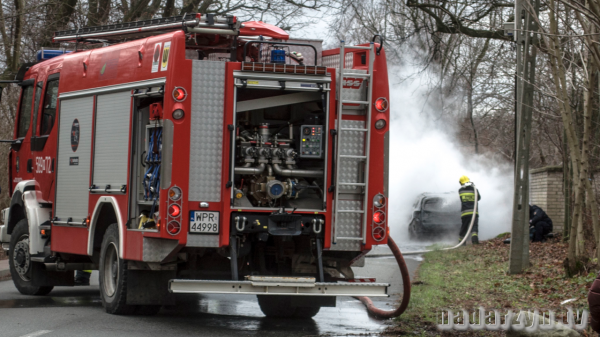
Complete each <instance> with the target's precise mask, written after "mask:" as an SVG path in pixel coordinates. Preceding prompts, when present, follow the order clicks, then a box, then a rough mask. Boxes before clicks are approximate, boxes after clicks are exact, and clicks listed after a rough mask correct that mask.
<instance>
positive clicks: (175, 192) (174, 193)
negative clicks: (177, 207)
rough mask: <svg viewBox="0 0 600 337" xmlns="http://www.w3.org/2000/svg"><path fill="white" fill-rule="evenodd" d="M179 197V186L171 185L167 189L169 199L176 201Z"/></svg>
mask: <svg viewBox="0 0 600 337" xmlns="http://www.w3.org/2000/svg"><path fill="white" fill-rule="evenodd" d="M180 198H181V189H180V188H179V187H171V189H170V190H169V199H171V200H173V201H177V200H179V199H180Z"/></svg>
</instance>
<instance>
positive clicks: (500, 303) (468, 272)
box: [385, 237, 597, 336]
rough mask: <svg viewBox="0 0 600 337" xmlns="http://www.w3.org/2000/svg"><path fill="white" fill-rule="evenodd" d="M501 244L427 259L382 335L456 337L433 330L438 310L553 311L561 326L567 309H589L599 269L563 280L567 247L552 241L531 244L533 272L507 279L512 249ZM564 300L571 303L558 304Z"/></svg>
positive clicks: (497, 240)
mask: <svg viewBox="0 0 600 337" xmlns="http://www.w3.org/2000/svg"><path fill="white" fill-rule="evenodd" d="M503 239H504V237H500V238H495V239H492V240H489V241H483V242H482V243H481V244H480V245H473V246H467V247H461V248H459V249H455V250H451V251H434V252H431V253H427V254H425V256H424V258H425V260H424V262H423V264H422V265H421V266H420V268H419V271H418V274H417V276H416V277H415V280H413V286H412V295H411V300H410V305H409V307H408V309H407V311H406V312H405V313H404V314H403V315H402V316H401V317H399V318H397V319H396V321H395V323H396V324H395V325H394V327H393V328H390V329H388V330H387V331H386V333H385V335H422V336H438V335H439V336H452V335H458V332H443V333H442V332H441V331H439V330H437V328H436V325H437V323H438V322H437V317H438V316H439V312H440V310H442V309H456V310H459V309H467V310H475V309H477V308H479V306H483V307H484V308H486V309H498V310H500V312H501V313H506V312H507V310H508V309H512V310H513V311H518V310H534V309H539V310H540V311H542V310H554V311H555V312H556V315H557V320H559V321H560V320H562V315H563V313H564V312H566V307H567V306H571V307H573V308H575V309H577V308H579V309H587V308H588V305H587V291H588V289H589V287H590V286H591V283H592V282H593V280H594V279H595V278H596V269H597V268H590V270H589V271H588V272H587V273H585V274H584V275H579V276H577V277H574V278H571V279H567V278H565V276H564V269H563V260H564V258H565V257H566V250H567V244H566V243H563V242H562V241H561V240H560V238H555V239H551V240H549V241H548V242H546V243H531V245H530V262H531V264H532V266H531V268H529V269H527V270H526V272H525V273H523V274H520V275H508V274H507V273H506V271H507V270H508V254H509V248H510V245H508V244H504V243H503V242H502V241H503ZM567 299H575V300H574V301H571V302H569V303H568V304H565V305H561V304H560V303H561V302H562V301H564V300H567ZM588 329H589V327H588ZM589 331H590V332H591V329H590V330H589ZM460 335H461V336H465V335H471V336H502V335H503V333H502V332H492V331H478V332H463V333H460Z"/></svg>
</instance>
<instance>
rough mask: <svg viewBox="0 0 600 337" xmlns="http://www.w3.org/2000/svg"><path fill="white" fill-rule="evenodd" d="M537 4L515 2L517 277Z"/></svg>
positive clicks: (525, 250) (522, 247)
mask: <svg viewBox="0 0 600 337" xmlns="http://www.w3.org/2000/svg"><path fill="white" fill-rule="evenodd" d="M539 11H540V0H515V32H514V37H515V41H516V42H517V88H516V90H517V95H516V97H517V111H516V114H517V116H516V117H517V118H516V122H517V127H516V135H515V138H516V155H515V189H514V199H513V214H512V234H511V241H510V261H509V267H508V272H509V273H510V274H518V273H521V272H523V270H524V269H525V268H528V267H529V147H530V146H529V145H530V140H531V113H532V109H533V87H534V83H535V59H536V53H537V48H536V44H537V41H538V36H537V34H536V33H535V32H537V31H538V28H539V27H538V24H537V18H538V16H539Z"/></svg>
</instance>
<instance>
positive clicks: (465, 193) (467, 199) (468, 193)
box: [458, 176, 481, 245]
mask: <svg viewBox="0 0 600 337" xmlns="http://www.w3.org/2000/svg"><path fill="white" fill-rule="evenodd" d="M458 182H459V183H460V185H461V186H460V189H459V190H458V195H459V196H460V203H461V207H460V213H461V215H460V219H461V220H462V226H461V227H460V233H459V234H458V235H459V238H458V242H461V241H462V239H463V238H464V237H465V235H467V230H469V226H470V225H471V219H472V218H473V216H474V217H475V223H473V229H472V230H471V242H472V243H473V244H474V245H476V244H479V238H478V236H477V233H478V232H479V224H478V222H479V212H477V213H475V214H474V212H473V209H474V208H475V187H474V186H473V183H472V182H471V181H470V180H469V177H467V176H462V177H460V179H458ZM479 200H481V194H479V190H477V201H479ZM464 244H466V242H465V243H464Z"/></svg>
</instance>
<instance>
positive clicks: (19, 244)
mask: <svg viewBox="0 0 600 337" xmlns="http://www.w3.org/2000/svg"><path fill="white" fill-rule="evenodd" d="M9 251H10V254H9V255H10V257H9V267H10V274H11V276H12V280H13V283H14V284H15V287H16V288H17V290H18V291H19V292H20V293H21V294H23V295H47V294H49V293H50V292H51V291H52V289H53V288H54V287H51V286H48V287H35V286H34V285H33V283H32V282H31V277H32V274H33V270H34V269H35V272H36V273H44V266H43V265H41V264H40V263H39V262H33V261H31V254H30V253H29V223H28V222H27V219H23V220H21V221H19V222H17V225H16V226H15V228H14V230H13V232H12V234H11V236H10V246H9Z"/></svg>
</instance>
